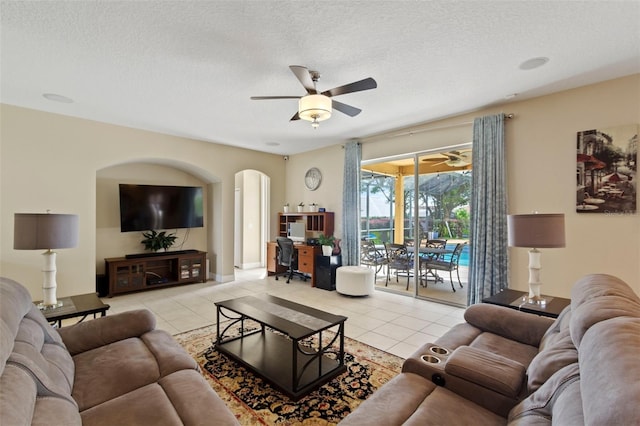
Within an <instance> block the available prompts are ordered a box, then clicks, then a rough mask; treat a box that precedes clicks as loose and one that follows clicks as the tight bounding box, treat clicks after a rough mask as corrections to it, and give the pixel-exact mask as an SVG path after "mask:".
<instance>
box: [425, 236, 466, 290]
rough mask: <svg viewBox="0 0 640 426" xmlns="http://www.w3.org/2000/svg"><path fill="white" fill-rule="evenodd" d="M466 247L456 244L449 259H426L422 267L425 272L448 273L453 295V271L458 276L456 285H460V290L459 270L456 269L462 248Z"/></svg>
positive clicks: (464, 244) (463, 244) (462, 244)
mask: <svg viewBox="0 0 640 426" xmlns="http://www.w3.org/2000/svg"><path fill="white" fill-rule="evenodd" d="M466 245H467V243H466V242H464V243H459V244H456V248H455V249H454V250H453V253H452V254H451V257H449V258H448V259H445V258H437V259H428V260H426V261H425V263H424V267H425V268H426V269H427V270H431V271H449V281H450V282H451V289H452V290H453V292H454V293H455V291H456V288H455V286H454V285H453V271H456V274H457V276H458V284H459V285H460V288H462V281H461V280H460V270H459V268H458V267H459V264H460V255H461V254H462V250H464V247H465V246H466Z"/></svg>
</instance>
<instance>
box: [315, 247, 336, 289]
mask: <svg viewBox="0 0 640 426" xmlns="http://www.w3.org/2000/svg"><path fill="white" fill-rule="evenodd" d="M315 263H316V265H315V266H316V271H315V274H316V287H318V288H321V289H323V290H329V291H331V290H335V289H336V269H337V268H339V267H340V266H342V256H340V255H335V256H333V255H332V256H316V262H315Z"/></svg>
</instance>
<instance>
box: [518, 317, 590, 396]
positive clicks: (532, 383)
mask: <svg viewBox="0 0 640 426" xmlns="http://www.w3.org/2000/svg"><path fill="white" fill-rule="evenodd" d="M574 362H578V350H577V349H576V347H575V346H574V345H573V340H572V339H571V335H570V334H569V330H568V329H567V330H564V331H563V332H561V333H558V334H557V335H556V337H555V339H554V341H553V342H551V343H550V344H547V345H545V348H544V350H542V351H540V352H539V353H538V355H536V356H535V358H533V360H532V361H531V364H529V368H528V369H527V377H528V379H527V387H528V389H529V393H532V392H535V391H536V390H537V389H538V388H539V387H540V386H541V385H542V384H543V383H544V382H546V381H547V380H548V379H549V377H551V376H552V375H553V374H554V373H555V372H556V371H558V370H560V369H561V368H562V367H565V366H567V365H569V364H573V363H574Z"/></svg>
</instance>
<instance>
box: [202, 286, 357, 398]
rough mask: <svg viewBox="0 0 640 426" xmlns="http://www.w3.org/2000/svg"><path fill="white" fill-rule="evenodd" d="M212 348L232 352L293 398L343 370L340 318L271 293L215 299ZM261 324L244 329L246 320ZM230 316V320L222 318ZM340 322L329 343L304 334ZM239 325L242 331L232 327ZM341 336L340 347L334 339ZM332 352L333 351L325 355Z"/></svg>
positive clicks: (342, 319)
mask: <svg viewBox="0 0 640 426" xmlns="http://www.w3.org/2000/svg"><path fill="white" fill-rule="evenodd" d="M216 310H217V326H216V332H217V336H216V340H215V342H214V343H215V348H216V349H217V350H219V351H220V352H222V353H224V354H226V355H228V356H230V357H231V358H233V359H235V360H236V361H238V362H240V363H241V364H242V365H244V366H246V367H247V368H248V369H250V370H251V371H253V372H255V373H256V374H258V375H259V376H260V377H262V378H264V379H266V380H268V381H269V382H271V383H272V384H273V385H274V386H275V387H277V388H278V389H280V390H281V391H282V392H283V393H285V394H286V395H288V396H289V397H290V398H292V399H294V400H298V399H300V398H301V397H303V396H304V395H307V394H308V393H309V392H311V391H313V390H314V389H316V388H318V387H319V386H321V385H323V384H324V383H326V382H328V381H329V380H331V379H332V378H334V377H335V376H337V375H339V374H341V373H343V372H344V371H346V369H347V368H346V366H345V364H344V322H345V320H346V319H347V317H344V316H341V315H333V314H330V313H328V312H324V311H320V310H318V309H314V308H311V307H308V306H304V305H300V304H298V303H294V302H290V301H288V300H285V299H281V298H278V297H275V296H268V295H265V296H260V297H254V296H245V297H240V298H237V299H231V300H225V301H222V302H216ZM247 319H250V320H254V321H256V322H257V323H258V324H259V327H258V328H257V329H255V330H251V331H248V330H246V329H245V321H246V320H247ZM227 320H230V322H229V323H228V324H224V323H223V321H227ZM335 326H338V331H337V333H335V335H334V336H333V338H332V339H331V341H330V342H329V343H327V344H322V343H320V344H314V345H313V346H314V347H311V344H310V341H309V340H307V341H304V342H303V340H304V339H307V338H310V337H312V336H317V342H322V334H323V332H324V331H325V330H327V329H329V328H332V327H335ZM238 328H239V329H240V331H239V333H240V335H236V333H235V332H234V331H235V330H237V329H238ZM336 341H339V349H337V350H336V349H335V348H333V347H332V346H333V344H334V343H335V342H336ZM330 354H332V356H328V355H330Z"/></svg>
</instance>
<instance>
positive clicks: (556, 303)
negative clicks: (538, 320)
mask: <svg viewBox="0 0 640 426" xmlns="http://www.w3.org/2000/svg"><path fill="white" fill-rule="evenodd" d="M528 295H529V293H528V292H526V291H518V290H511V289H509V288H507V289H505V290H502V291H501V292H500V293H496V294H494V295H493V296H491V297H487V298H486V299H482V303H491V304H494V305H500V306H506V307H507V308H512V309H517V310H519V311H522V312H527V313H530V314H536V315H542V316H544V317H551V318H558V315H560V312H562V310H563V309H564V308H565V307H566V306H568V305H570V304H571V299H565V298H564V297H555V296H545V295H543V297H544V298H545V299H546V300H547V303H546V305H545V306H541V305H535V304H533V303H527V302H526V297H527V296H528ZM523 298H524V299H523Z"/></svg>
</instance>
